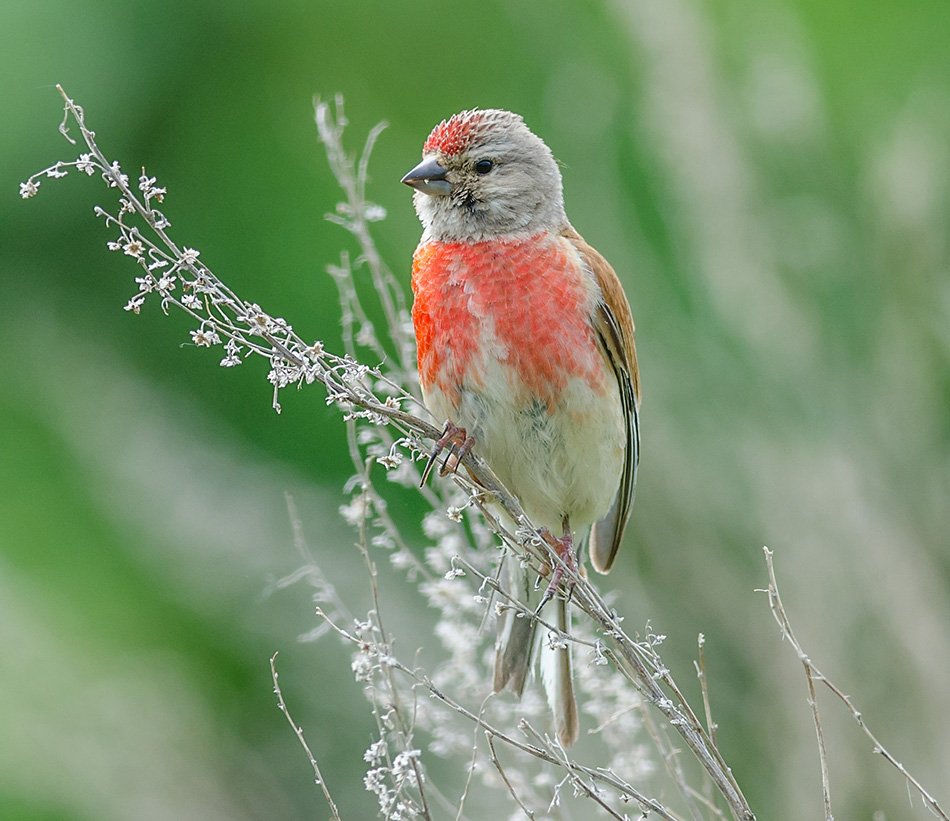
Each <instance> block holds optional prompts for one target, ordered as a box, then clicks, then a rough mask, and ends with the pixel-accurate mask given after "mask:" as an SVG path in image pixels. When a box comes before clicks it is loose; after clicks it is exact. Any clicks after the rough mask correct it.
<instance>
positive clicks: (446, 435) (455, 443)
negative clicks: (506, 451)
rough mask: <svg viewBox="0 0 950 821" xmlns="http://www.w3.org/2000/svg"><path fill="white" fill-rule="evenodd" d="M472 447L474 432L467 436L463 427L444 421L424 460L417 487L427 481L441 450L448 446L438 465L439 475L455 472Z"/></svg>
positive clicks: (473, 444) (473, 445)
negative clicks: (440, 431)
mask: <svg viewBox="0 0 950 821" xmlns="http://www.w3.org/2000/svg"><path fill="white" fill-rule="evenodd" d="M473 447H475V435H474V434H473V435H472V436H469V435H468V434H467V433H466V432H465V428H460V427H459V426H458V425H456V424H453V423H452V422H446V423H445V427H444V428H443V429H442V435H441V436H440V437H439V438H438V439H436V441H435V445H434V446H433V448H432V453H430V454H429V461H428V462H426V466H425V469H424V470H423V471H422V480H421V481H420V482H419V487H422V486H423V485H424V484H425V483H426V482H427V481H428V479H429V474H430V473H431V472H432V468H433V467H434V466H435V463H436V461H438V458H439V454H441V453H442V451H443V450H446V448H448V451H447V452H446V454H445V458H444V459H443V460H442V465H441V466H440V467H439V476H446V475H448V474H449V473H455V471H457V470H458V468H459V465H460V464H461V463H462V460H463V459H464V458H465V457H466V456H467V455H468V453H469V452H470V451H471V450H472V448H473Z"/></svg>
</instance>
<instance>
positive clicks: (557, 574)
mask: <svg viewBox="0 0 950 821" xmlns="http://www.w3.org/2000/svg"><path fill="white" fill-rule="evenodd" d="M542 535H543V536H544V539H545V541H547V543H548V544H549V545H551V547H553V548H554V552H555V553H556V554H557V556H558V558H559V559H560V560H561V561H559V562H555V563H554V569H553V571H552V572H551V579H550V581H549V582H548V586H547V589H546V590H545V591H544V595H543V596H541V601H540V603H539V604H538V608H537V610H536V611H535V613H536V614H539V613H540V612H541V610H542V609H543V608H544V605H546V604H547V603H548V602H549V601H551V599H553V598H554V597H555V596H556V595H557V594H558V592H562V593H563V595H564V596H565V598H568V599H569V598H570V597H571V592H572V590H573V588H574V582H573V581H571V580H570V578H568V580H567V584H564V577H565V575H566V573H567V571H570V572H571V573H572V574H575V573H578V572H579V571H578V567H577V556H576V554H575V553H574V534H573V533H571V530H570V527H568V526H565V529H564V535H563V536H562V537H561V538H560V539H559V538H557V536H555V535H554V534H553V533H551V531H550V530H547V529H545V530H544V531H543V533H542ZM562 588H563V590H562Z"/></svg>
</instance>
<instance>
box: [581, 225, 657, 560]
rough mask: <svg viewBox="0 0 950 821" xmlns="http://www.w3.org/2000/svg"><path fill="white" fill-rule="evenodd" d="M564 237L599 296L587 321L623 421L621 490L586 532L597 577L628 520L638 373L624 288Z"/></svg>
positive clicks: (597, 258) (600, 261)
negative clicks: (614, 388) (610, 376)
mask: <svg viewBox="0 0 950 821" xmlns="http://www.w3.org/2000/svg"><path fill="white" fill-rule="evenodd" d="M563 235H564V237H565V238H566V239H568V240H570V241H571V243H572V244H573V245H574V247H575V248H576V249H577V251H578V253H580V255H581V257H582V258H583V259H584V261H585V262H586V264H587V265H588V267H589V268H590V270H591V272H592V273H593V275H594V277H595V279H596V280H597V284H598V285H599V286H600V291H601V293H602V294H603V297H604V298H603V301H602V302H601V303H600V304H599V305H598V306H597V311H596V313H595V315H594V316H593V317H592V318H591V319H592V322H593V324H594V327H595V329H596V330H597V335H598V337H599V340H600V344H601V347H602V349H603V352H604V356H605V357H606V358H607V361H608V362H609V363H610V366H611V368H613V371H614V374H616V377H617V387H618V390H619V391H620V398H621V402H622V405H623V413H624V421H625V422H626V431H627V443H626V444H627V447H626V454H625V459H624V465H623V472H622V474H621V477H620V488H619V490H618V491H617V497H616V499H614V503H613V505H612V506H611V508H610V511H609V512H608V514H607V515H606V516H605V517H604V518H603V519H601V521H599V522H597V523H596V524H595V525H594V526H593V528H592V529H591V534H590V544H589V552H590V560H591V564H593V566H594V569H595V570H597V571H599V572H600V573H607V572H608V571H609V570H610V568H611V565H613V562H614V558H615V557H616V555H617V549H618V548H619V547H620V541H621V539H622V538H623V533H624V529H625V528H626V525H627V520H628V519H629V517H630V508H631V506H632V505H633V495H634V489H635V488H636V482H637V465H638V463H639V458H640V425H639V416H638V410H639V404H640V372H639V370H638V368H637V351H636V347H635V346H634V339H633V335H634V326H633V315H632V314H631V312H630V305H629V303H628V302H627V298H626V296H625V294H624V292H623V286H621V284H620V280H619V279H618V278H617V274H616V273H615V272H614V269H613V268H612V267H611V266H610V263H608V262H607V260H605V259H604V258H603V257H602V256H601V255H600V254H599V253H598V252H597V251H596V250H595V249H594V248H592V247H591V246H590V245H588V244H587V243H586V242H585V241H584V240H583V239H582V238H581V236H580V235H579V234H578V233H577V232H576V231H575V230H574V229H573V228H568V229H567V230H566V231H564V232H563Z"/></svg>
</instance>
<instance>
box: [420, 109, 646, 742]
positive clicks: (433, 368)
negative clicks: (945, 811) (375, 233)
mask: <svg viewBox="0 0 950 821" xmlns="http://www.w3.org/2000/svg"><path fill="white" fill-rule="evenodd" d="M402 182H403V183H405V184H406V185H408V186H410V187H411V188H412V189H413V205H414V208H415V211H416V214H417V215H418V217H419V220H420V222H421V223H422V228H423V231H422V237H421V239H420V241H419V244H418V246H417V247H416V250H415V252H414V254H413V259H412V274H411V286H412V292H413V305H412V322H413V327H414V330H415V336H416V343H417V360H418V361H417V364H418V371H419V381H420V385H421V390H422V398H423V402H424V404H425V406H426V408H427V409H428V410H429V411H430V412H431V413H432V414H433V416H434V417H436V418H437V419H439V420H445V429H444V430H443V434H442V436H441V438H440V439H439V440H438V441H437V443H436V448H435V451H434V452H433V456H434V455H435V453H437V452H439V451H441V450H442V449H443V448H446V447H448V448H449V449H450V450H449V453H450V455H454V456H455V457H456V460H455V464H456V465H457V463H458V461H459V459H460V458H461V456H463V455H464V454H465V453H467V452H468V451H469V450H471V449H472V448H474V449H475V450H476V453H478V455H480V456H481V457H482V458H483V459H484V460H485V461H486V462H487V463H488V465H489V466H490V467H491V469H492V470H493V471H494V473H495V475H496V476H497V477H498V478H499V479H500V480H501V482H502V483H503V484H504V485H505V487H506V488H508V490H510V491H511V492H512V493H513V494H514V495H515V496H516V497H517V498H518V500H519V501H520V503H521V505H522V508H523V509H524V511H525V514H526V515H527V516H528V518H529V519H530V520H531V521H532V522H533V523H534V524H535V525H537V526H538V527H539V528H540V529H541V533H542V534H543V535H544V536H545V537H546V538H547V541H548V542H549V543H550V544H551V545H552V546H553V547H554V548H555V549H556V551H557V554H558V556H559V557H560V558H561V560H562V561H563V562H564V563H565V564H566V566H568V567H570V568H571V569H577V567H578V564H577V562H578V557H577V553H576V552H575V551H576V550H578V548H579V547H580V546H582V545H583V544H584V543H585V542H586V545H587V553H588V557H589V560H590V563H591V564H592V566H593V567H594V569H595V570H597V571H598V572H600V573H607V572H608V571H609V570H610V568H611V566H612V565H613V564H614V560H615V558H616V555H617V550H618V548H619V547H620V543H621V541H622V539H623V535H624V531H625V528H626V526H627V522H628V519H629V516H630V510H631V506H632V504H633V498H634V490H635V487H636V480H637V470H638V465H639V453H640V423H639V413H640V375H639V369H638V366H637V354H636V347H635V345H634V322H633V315H632V312H631V310H630V304H629V302H628V301H627V297H626V295H625V293H624V290H623V287H622V285H621V283H620V280H619V278H618V277H617V274H616V272H615V271H614V269H613V268H612V267H611V266H610V264H609V263H608V262H607V261H606V260H605V259H604V257H603V256H601V254H600V253H599V252H598V251H597V250H595V249H594V248H593V247H592V246H591V245H589V244H588V243H587V242H586V241H585V240H584V238H583V237H582V236H581V235H580V234H579V233H578V232H577V231H576V230H575V229H574V227H573V226H572V225H571V223H570V221H569V220H568V218H567V216H566V214H565V209H564V197H563V184H562V178H561V172H560V168H559V166H558V163H557V161H556V160H555V158H554V155H553V153H552V152H551V150H550V149H549V148H548V146H547V144H546V143H545V142H544V141H543V140H542V139H541V138H540V137H538V136H537V135H536V134H535V133H534V132H532V131H531V130H530V129H529V128H528V126H527V125H526V124H525V122H524V119H523V118H522V117H521V116H520V115H518V114H515V113H513V112H511V111H506V110H503V109H492V108H488V109H478V108H475V109H470V110H465V111H461V112H459V113H457V114H454V115H452V116H451V117H449V118H447V119H445V120H442V121H441V122H440V123H439V124H438V125H436V126H435V128H433V130H432V131H431V133H430V134H429V136H428V138H427V139H426V140H425V142H424V144H423V149H422V161H421V162H420V163H418V164H417V165H416V166H415V167H413V168H412V170H410V171H409V172H408V173H407V174H406V175H405V176H403V178H402ZM432 463H433V459H431V458H430V461H429V467H431V465H432ZM443 464H445V463H443ZM561 571H562V568H561V565H560V564H557V566H556V568H555V570H554V572H553V574H552V576H553V578H552V579H551V583H550V584H549V586H548V587H547V590H546V592H545V594H544V596H543V597H542V599H541V606H543V605H544V604H545V603H546V602H547V601H548V600H549V599H552V598H553V599H554V601H555V602H556V606H555V618H554V619H553V623H554V626H556V627H557V628H558V630H559V631H560V632H561V633H564V634H569V633H570V611H569V601H568V593H569V591H566V590H565V589H563V588H564V585H559V584H558V582H559V581H560V580H561V576H562V572H561ZM537 589H538V585H537V584H536V583H533V582H532V581H531V580H530V579H529V578H528V573H527V570H526V567H525V563H523V562H521V561H518V560H509V561H508V578H507V592H508V594H509V595H511V596H514V597H516V598H517V599H518V600H519V601H521V602H524V603H529V602H532V601H535V600H537V592H536V591H537ZM500 610H501V612H500V615H499V624H498V630H497V637H496V644H495V667H494V676H493V682H492V684H493V690H494V691H495V692H496V693H497V692H501V691H502V690H504V689H505V688H506V687H507V688H508V689H510V690H512V691H513V692H514V693H515V694H516V695H517V696H518V697H520V696H521V694H522V692H523V690H524V687H525V682H526V680H527V678H528V673H529V671H530V669H531V667H532V659H533V656H534V653H535V651H534V647H535V645H538V646H539V647H540V650H538V654H539V655H540V663H539V668H540V678H541V682H542V686H543V688H544V691H545V693H546V696H547V700H548V702H549V704H550V706H551V709H552V713H553V724H554V729H555V732H556V736H557V739H558V740H559V742H560V743H561V744H562V745H563V746H564V747H568V746H570V745H571V744H573V743H574V742H575V741H576V739H577V737H578V734H579V721H578V711H577V700H576V697H575V694H574V684H573V673H572V659H571V652H570V646H569V643H568V642H566V641H563V640H560V641H558V640H549V641H536V639H535V632H536V626H537V619H536V618H525V613H524V612H518V611H517V610H516V609H515V608H511V607H509V608H501V609H500ZM555 637H556V634H555ZM549 638H550V637H549Z"/></svg>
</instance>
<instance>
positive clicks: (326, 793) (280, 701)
mask: <svg viewBox="0 0 950 821" xmlns="http://www.w3.org/2000/svg"><path fill="white" fill-rule="evenodd" d="M270 674H271V679H272V680H273V682H274V693H275V694H276V695H277V706H278V707H279V708H280V711H281V712H282V713H283V714H284V718H286V719H287V723H288V724H290V726H291V727H292V728H293V730H294V735H296V736H297V740H298V741H299V742H300V746H301V747H303V749H304V752H305V753H306V754H307V758H309V759H310V766H311V767H313V774H314V776H315V778H316V783H317V784H319V785H320V789H321V790H323V797H324V798H325V799H326V802H327V804H329V805H330V812H331V813H332V814H333V818H334V819H335V820H336V821H341V819H340V813H339V811H338V810H337V808H336V802H334V800H333V797H332V796H331V795H330V790H329V788H328V787H327V782H326V781H325V780H324V778H323V773H321V772H320V765H319V764H318V763H317V759H316V757H315V756H314V754H313V753H312V752H311V750H310V745H308V744H307V739H306V738H304V734H303V727H301V726H300V725H299V724H298V723H297V722H296V721H294V720H293V718H292V717H291V715H290V710H288V709H287V704H286V702H285V701H284V694H283V693H282V692H281V691H280V684H278V683H277V653H274V655H272V656H271V657H270Z"/></svg>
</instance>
